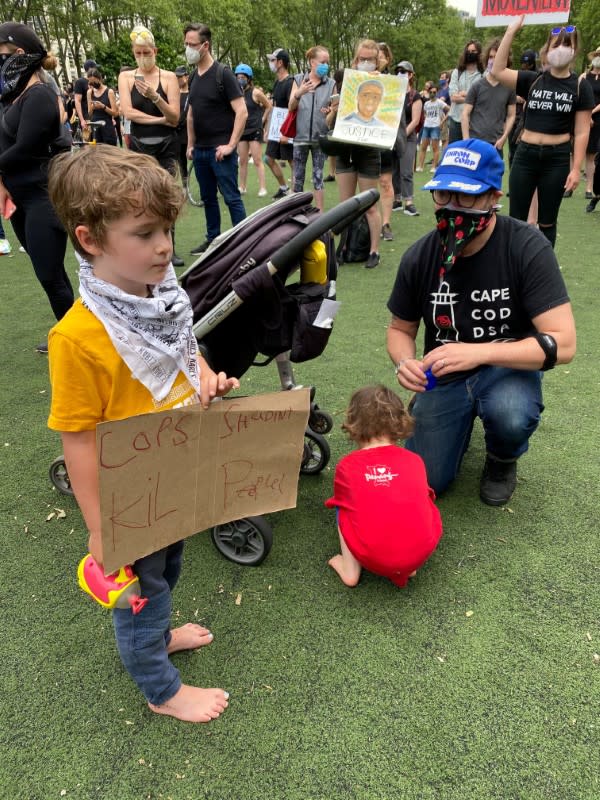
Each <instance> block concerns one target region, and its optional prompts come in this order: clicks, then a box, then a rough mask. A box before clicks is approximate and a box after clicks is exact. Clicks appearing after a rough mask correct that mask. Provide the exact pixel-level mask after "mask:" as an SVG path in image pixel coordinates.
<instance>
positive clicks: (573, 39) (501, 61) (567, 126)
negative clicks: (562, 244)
mask: <svg viewBox="0 0 600 800" xmlns="http://www.w3.org/2000/svg"><path fill="white" fill-rule="evenodd" d="M523 21H524V16H521V17H519V18H518V19H517V20H516V21H515V22H513V23H512V25H509V27H508V28H507V30H506V33H505V34H504V37H503V39H502V41H501V43H500V47H499V48H498V52H497V53H496V58H495V60H494V65H493V67H492V77H493V78H495V79H496V80H497V81H499V82H500V83H501V84H503V85H504V86H507V87H509V88H510V89H514V90H515V91H516V93H517V94H518V95H520V96H521V97H523V98H525V99H526V100H527V106H526V109H525V121H524V123H523V134H522V136H521V141H520V142H519V146H518V148H517V151H516V153H515V157H514V160H513V163H512V168H511V171H510V215H511V216H512V217H516V218H517V219H522V220H527V215H528V213H529V206H530V203H531V199H532V197H533V194H534V192H535V190H536V189H537V190H538V225H539V228H540V231H541V232H542V233H543V234H544V236H545V237H546V238H547V239H548V240H549V242H550V243H551V244H552V246H553V247H554V243H555V241H556V221H557V218H558V211H559V209H560V204H561V201H562V198H563V194H564V193H565V192H573V191H574V190H575V189H576V188H577V185H578V184H579V179H580V173H581V165H582V163H583V160H584V158H585V151H586V147H587V143H588V137H589V133H590V121H591V116H592V109H593V107H594V97H593V94H592V90H591V87H590V85H589V83H588V82H587V81H586V80H582V77H583V76H582V77H580V78H579V79H578V78H577V75H576V74H575V73H574V72H572V71H571V68H570V66H571V63H572V62H573V60H574V59H575V54H576V53H577V42H578V39H577V29H576V27H575V25H566V26H559V27H557V28H553V29H552V30H551V31H550V34H549V36H548V40H547V42H546V45H545V48H546V61H547V64H548V65H549V68H548V70H547V71H546V72H543V73H542V74H541V75H536V74H535V73H533V72H527V71H522V70H519V71H517V70H513V69H508V67H507V61H508V56H509V53H510V48H511V45H512V42H513V38H514V36H515V34H516V33H517V32H518V31H519V30H520V29H521V27H522V25H523ZM571 137H573V162H572V166H571V163H570V154H571Z"/></svg>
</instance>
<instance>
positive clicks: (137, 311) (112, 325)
mask: <svg viewBox="0 0 600 800" xmlns="http://www.w3.org/2000/svg"><path fill="white" fill-rule="evenodd" d="M79 263H80V267H79V294H80V296H81V300H82V302H83V304H84V305H85V306H86V308H88V309H89V310H90V311H91V312H92V314H94V316H95V317H97V318H98V319H99V320H100V322H101V323H102V324H103V325H104V327H105V329H106V332H107V333H108V335H109V337H110V340H111V342H112V343H113V345H114V346H115V349H116V351H117V352H118V354H119V355H120V356H121V358H122V359H123V361H124V362H125V363H126V364H127V366H128V367H129V369H130V370H131V374H132V376H133V377H134V378H135V379H136V380H138V381H140V383H142V384H143V385H144V386H145V387H146V388H147V389H148V391H149V392H150V393H151V395H152V396H153V397H154V399H155V400H164V399H165V397H166V396H167V395H168V394H169V392H170V391H171V387H172V386H173V383H174V381H175V378H176V377H177V375H178V374H179V372H183V373H184V375H185V376H186V377H187V379H188V380H189V382H190V383H191V385H192V386H193V387H194V389H195V390H196V391H197V392H199V391H200V375H199V368H198V361H197V359H196V354H197V352H198V345H197V344H196V339H195V337H194V334H193V332H192V316H193V315H192V307H191V305H190V300H189V297H188V296H187V294H186V293H185V291H184V290H183V289H182V288H181V287H180V286H179V284H178V283H177V277H176V275H175V270H174V269H173V267H172V266H169V270H168V272H167V274H166V276H165V279H164V280H163V281H162V283H159V284H158V285H157V286H153V287H150V288H151V291H152V297H137V296H135V295H131V294H127V293H126V292H124V291H122V290H121V289H119V287H118V286H114V285H113V284H112V283H107V282H106V281H103V280H101V279H100V278H97V277H96V276H95V275H94V272H93V268H92V265H91V264H89V263H88V262H87V261H85V260H83V259H81V258H80V259H79Z"/></svg>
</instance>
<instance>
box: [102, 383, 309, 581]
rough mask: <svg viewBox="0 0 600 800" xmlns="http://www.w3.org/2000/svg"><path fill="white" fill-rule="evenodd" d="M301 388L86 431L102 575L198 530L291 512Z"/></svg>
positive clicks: (300, 441)
mask: <svg viewBox="0 0 600 800" xmlns="http://www.w3.org/2000/svg"><path fill="white" fill-rule="evenodd" d="M309 406H310V391H309V389H298V390H294V391H289V392H275V393H273V394H265V395H258V396H256V397H243V398H233V399H223V400H222V401H219V402H215V403H212V404H211V406H210V408H209V409H208V410H204V409H203V408H202V407H201V406H200V405H193V406H186V407H183V408H176V409H170V410H167V411H161V412H158V413H155V414H142V415H140V416H136V417H130V418H128V419H124V420H120V421H118V422H103V423H101V424H100V425H98V426H97V428H96V444H97V450H98V474H99V478H100V511H101V519H102V546H103V553H104V570H105V572H106V574H108V573H109V572H112V571H114V570H116V569H118V568H119V567H122V566H124V565H125V564H131V563H132V562H133V561H135V560H136V559H137V558H141V557H142V556H144V555H148V554H149V553H154V552H156V551H157V550H160V548H162V547H165V546H166V545H168V544H172V543H173V542H177V541H179V540H180V539H183V538H184V537H186V536H191V535H192V534H194V533H197V532H198V531H204V530H206V529H207V528H210V527H212V526H213V525H217V524H219V523H223V522H230V521H231V520H235V519H241V518H243V517H246V516H255V515H257V514H264V513H266V512H269V511H279V510H280V509H283V508H293V507H294V506H295V505H296V496H297V489H298V475H299V472H300V464H301V461H302V453H303V447H304V430H305V428H306V424H307V421H308V412H309Z"/></svg>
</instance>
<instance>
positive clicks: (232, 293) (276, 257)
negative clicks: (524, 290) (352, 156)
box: [50, 189, 379, 565]
mask: <svg viewBox="0 0 600 800" xmlns="http://www.w3.org/2000/svg"><path fill="white" fill-rule="evenodd" d="M378 198H379V193H378V192H377V191H376V190H375V189H370V190H368V191H366V192H362V193H360V194H358V195H356V196H355V197H352V198H350V199H349V200H346V201H344V202H343V203H340V204H339V205H338V206H336V207H335V208H333V209H331V210H330V211H328V212H326V213H324V214H321V213H319V211H318V210H317V209H316V208H314V207H313V206H312V194H311V193H309V192H305V193H298V194H292V195H290V196H289V197H285V198H283V199H282V200H280V201H278V202H277V203H273V204H271V205H269V206H267V207H265V208H262V209H260V210H259V211H257V212H256V213H255V214H252V215H251V216H250V217H248V218H247V219H245V220H244V221H243V222H241V223H240V224H239V225H236V226H235V228H232V229H231V230H230V231H227V232H226V233H224V234H222V235H221V236H219V237H218V238H217V239H215V240H214V241H213V242H212V243H211V245H210V247H209V248H208V249H207V251H206V252H205V253H203V254H202V255H201V256H200V257H199V258H198V259H197V260H196V261H195V262H194V264H193V265H192V266H191V267H190V268H189V269H188V270H186V272H185V273H183V275H182V276H181V285H182V286H183V288H184V289H185V290H186V292H187V293H188V295H189V296H190V300H191V303H192V309H193V312H194V333H195V335H196V338H197V339H198V342H199V346H200V348H201V350H202V353H203V355H204V357H205V358H206V360H207V361H208V363H209V364H210V366H211V367H212V368H213V369H215V370H216V371H221V370H223V371H225V372H226V373H227V374H228V375H235V376H236V377H241V376H242V375H243V374H244V373H245V372H247V370H248V369H249V368H250V367H251V366H266V365H267V364H269V363H270V362H271V361H273V360H275V361H276V363H277V368H278V371H279V379H280V383H281V388H282V390H285V391H288V390H293V389H295V388H297V387H296V383H295V380H294V372H293V368H292V362H301V361H307V360H310V359H312V358H316V357H317V356H319V355H320V354H321V353H322V352H323V351H324V349H325V347H326V345H327V341H328V339H329V335H330V333H331V328H332V324H333V317H334V316H335V306H336V303H335V302H333V301H334V300H335V282H336V277H337V262H336V257H335V247H334V242H333V234H338V233H340V232H341V231H343V230H344V229H345V228H346V227H347V226H348V225H350V223H351V222H353V221H354V220H355V219H357V218H358V217H359V216H361V215H362V214H363V213H364V212H365V210H366V209H368V208H370V207H371V206H372V205H373V204H374V203H375V202H377V200H378ZM316 240H320V241H322V242H323V245H324V247H325V251H326V256H327V269H326V276H325V281H324V283H301V282H299V283H295V284H287V285H286V280H287V279H288V277H289V276H290V275H291V274H292V273H293V272H294V271H295V270H297V269H298V268H299V267H300V264H301V261H302V257H303V253H304V251H305V250H306V248H307V247H309V246H310V245H311V244H312V243H313V242H315V241H316ZM217 326H218V329H219V330H218V332H217V331H216V328H217ZM259 354H260V355H261V356H262V357H263V360H262V361H256V359H257V357H258V356H259ZM314 397H315V389H314V387H311V406H310V414H309V420H308V427H307V429H306V432H305V439H304V453H303V458H302V466H301V472H302V473H303V474H317V473H319V472H321V470H323V469H324V468H325V467H326V466H327V464H328V462H329V457H330V451H329V444H328V442H327V440H326V439H325V437H324V435H323V434H325V433H328V432H329V431H330V430H331V428H332V426H333V420H332V418H331V416H330V415H329V414H328V413H327V412H326V411H324V410H322V409H320V408H319V407H318V405H317V404H316V402H315V400H314ZM50 479H51V481H52V483H53V484H54V486H55V487H56V488H57V489H58V490H59V491H60V492H62V493H64V494H72V490H71V486H70V482H69V478H68V474H67V470H66V467H65V463H64V459H63V457H62V456H60V457H59V458H57V459H55V460H54V462H53V463H52V465H51V467H50ZM212 539H213V542H214V544H215V546H216V547H217V549H218V550H219V552H220V553H222V555H224V556H225V557H226V558H228V559H229V560H231V561H234V562H236V563H239V564H245V565H257V564H260V563H261V562H262V561H263V560H264V559H265V558H266V556H267V555H268V553H269V551H270V549H271V544H272V539H273V535H272V531H271V528H270V526H269V524H268V523H267V521H266V520H265V519H264V518H263V517H247V518H245V519H241V520H235V521H233V522H231V523H227V524H222V525H218V526H215V528H213V530H212Z"/></svg>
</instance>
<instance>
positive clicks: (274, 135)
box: [267, 106, 293, 142]
mask: <svg viewBox="0 0 600 800" xmlns="http://www.w3.org/2000/svg"><path fill="white" fill-rule="evenodd" d="M287 115H288V110H287V108H277V107H276V106H273V108H272V110H271V119H270V121H269V133H268V134H267V140H268V141H269V142H278V141H280V139H281V130H280V129H281V126H282V125H283V121H284V120H285V118H286V117H287ZM292 141H293V140H292V139H288V142H292Z"/></svg>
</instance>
